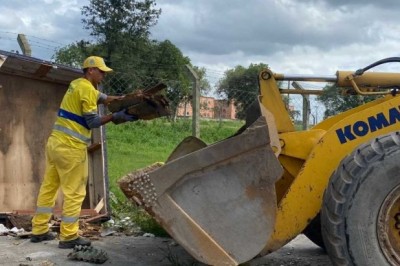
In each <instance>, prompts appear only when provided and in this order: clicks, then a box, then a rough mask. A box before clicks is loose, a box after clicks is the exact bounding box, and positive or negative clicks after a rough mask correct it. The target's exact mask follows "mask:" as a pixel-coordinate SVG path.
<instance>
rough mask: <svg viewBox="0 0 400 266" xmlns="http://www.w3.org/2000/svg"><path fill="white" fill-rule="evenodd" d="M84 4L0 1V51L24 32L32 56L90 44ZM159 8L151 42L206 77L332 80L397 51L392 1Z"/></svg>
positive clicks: (399, 39) (242, 0)
mask: <svg viewBox="0 0 400 266" xmlns="http://www.w3.org/2000/svg"><path fill="white" fill-rule="evenodd" d="M88 1H89V0H68V1H65V0H12V1H10V0H0V6H1V12H0V50H6V51H10V50H19V47H18V44H17V41H16V37H17V34H18V33H24V34H26V35H27V37H28V40H29V42H30V44H31V46H32V52H33V56H35V57H39V58H42V59H50V58H51V56H52V54H53V53H54V49H56V48H57V47H60V46H64V45H67V44H70V43H72V42H74V41H78V40H81V39H88V38H89V33H88V32H87V31H85V30H84V29H83V25H82V23H81V19H82V15H81V12H80V11H81V8H82V6H84V5H87V4H88ZM157 7H159V8H161V9H162V14H161V16H160V18H159V21H158V24H157V25H156V26H155V27H153V28H152V38H154V39H158V40H165V39H169V40H170V41H172V42H173V43H174V44H175V45H176V46H178V47H179V48H180V49H181V51H182V52H183V53H184V54H185V55H186V56H189V57H190V58H191V61H192V63H193V64H194V65H197V66H201V67H205V68H206V69H207V73H208V77H209V78H210V79H218V78H220V77H221V76H222V74H223V71H224V70H226V69H229V68H232V67H234V66H236V65H243V66H248V65H249V64H250V63H260V62H263V63H266V64H268V65H269V66H270V67H271V68H272V70H273V71H275V72H281V73H290V74H316V75H326V74H329V75H331V74H332V75H333V74H334V73H335V71H336V70H339V69H343V70H355V69H358V68H361V67H364V66H366V65H368V64H370V63H373V62H375V61H377V60H379V59H382V58H385V57H393V56H399V53H400V16H399V11H400V5H399V3H398V0H380V1H376V0H363V1H362V0H346V1H345V0H334V1H330V0H198V1H190V0H158V1H157ZM388 67H390V68H391V69H392V68H393V69H397V70H398V69H400V64H399V65H395V64H394V65H391V66H388Z"/></svg>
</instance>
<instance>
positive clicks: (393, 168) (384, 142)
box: [321, 132, 400, 266]
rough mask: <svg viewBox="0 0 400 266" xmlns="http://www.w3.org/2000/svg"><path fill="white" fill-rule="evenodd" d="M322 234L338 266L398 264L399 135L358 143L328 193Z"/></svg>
mask: <svg viewBox="0 0 400 266" xmlns="http://www.w3.org/2000/svg"><path fill="white" fill-rule="evenodd" d="M321 226H322V236H323V240H324V243H325V246H326V250H327V252H328V255H329V257H330V259H331V261H332V262H333V264H334V265H363V266H368V265H371V266H376V265H379V266H384V265H400V246H399V245H398V243H400V236H399V233H400V133H399V132H394V133H391V134H388V135H384V136H381V137H378V138H376V139H374V140H373V141H371V142H369V143H367V144H363V145H361V146H359V147H358V148H357V149H356V150H354V151H353V152H352V154H350V155H349V156H347V157H346V158H345V159H343V160H342V162H341V164H340V165H339V167H338V168H337V170H336V171H335V172H334V173H333V175H332V177H331V180H330V183H329V185H328V187H327V189H326V191H325V193H324V198H323V206H322V209H321Z"/></svg>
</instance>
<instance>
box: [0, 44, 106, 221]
mask: <svg viewBox="0 0 400 266" xmlns="http://www.w3.org/2000/svg"><path fill="white" fill-rule="evenodd" d="M81 75H82V73H81V71H80V70H78V69H73V68H66V67H62V66H55V65H54V64H52V63H50V62H44V61H41V60H38V59H34V58H31V57H26V56H21V55H16V54H11V53H8V52H3V51H1V50H0V212H13V211H16V210H18V211H28V212H29V211H34V210H35V208H36V198H37V194H38V191H39V188H40V184H41V180H42V178H43V174H44V170H45V145H46V141H47V138H48V136H49V135H50V132H51V130H52V127H53V124H54V121H55V119H56V113H57V110H58V108H59V105H60V102H61V100H62V97H63V95H64V93H65V91H66V89H67V87H68V84H69V82H70V81H71V80H73V79H75V78H78V77H80V76H81ZM104 136H105V132H104V128H100V129H95V130H93V137H92V145H91V146H90V147H89V149H88V155H89V182H88V187H87V192H88V193H87V196H86V199H85V201H84V204H83V209H94V208H95V207H96V206H97V207H99V206H100V205H102V204H103V202H104V203H105V204H104V207H103V208H102V209H101V210H100V211H99V213H100V214H104V213H107V212H108V209H109V207H108V204H107V202H108V187H107V185H108V181H107V179H108V176H107V165H106V158H105V154H106V148H105V145H104V144H105V143H104ZM60 194H61V193H60ZM99 203H100V204H99ZM61 204H62V197H59V198H58V200H57V203H56V208H59V209H61Z"/></svg>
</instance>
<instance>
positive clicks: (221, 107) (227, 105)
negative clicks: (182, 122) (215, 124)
mask: <svg viewBox="0 0 400 266" xmlns="http://www.w3.org/2000/svg"><path fill="white" fill-rule="evenodd" d="M192 114H193V109H192V104H191V102H187V103H184V102H183V103H180V104H179V106H178V109H177V115H178V116H179V117H190V116H192ZM200 117H202V118H210V119H232V120H234V119H236V108H235V105H234V104H233V102H232V101H231V102H228V101H227V100H217V99H215V98H213V97H206V96H200Z"/></svg>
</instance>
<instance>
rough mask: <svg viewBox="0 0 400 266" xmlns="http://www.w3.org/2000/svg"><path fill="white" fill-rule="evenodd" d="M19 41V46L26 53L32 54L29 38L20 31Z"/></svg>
mask: <svg viewBox="0 0 400 266" xmlns="http://www.w3.org/2000/svg"><path fill="white" fill-rule="evenodd" d="M17 41H18V44H19V47H20V48H21V50H22V53H23V54H24V55H27V56H31V55H32V50H31V46H30V44H29V42H28V40H27V39H26V36H25V34H22V33H19V34H18V36H17Z"/></svg>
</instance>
